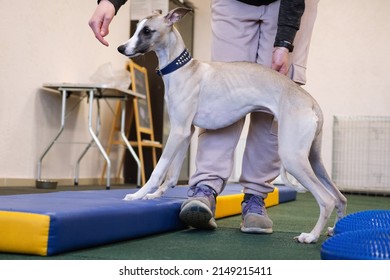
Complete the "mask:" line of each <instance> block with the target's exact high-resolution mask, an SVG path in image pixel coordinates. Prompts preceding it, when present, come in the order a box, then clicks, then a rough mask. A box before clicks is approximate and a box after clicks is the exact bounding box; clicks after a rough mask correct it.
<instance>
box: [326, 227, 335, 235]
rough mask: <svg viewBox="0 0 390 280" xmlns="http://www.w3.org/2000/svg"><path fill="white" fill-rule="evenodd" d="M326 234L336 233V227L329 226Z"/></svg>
mask: <svg viewBox="0 0 390 280" xmlns="http://www.w3.org/2000/svg"><path fill="white" fill-rule="evenodd" d="M326 234H327V235H328V236H333V235H334V228H332V227H328V229H327V231H326Z"/></svg>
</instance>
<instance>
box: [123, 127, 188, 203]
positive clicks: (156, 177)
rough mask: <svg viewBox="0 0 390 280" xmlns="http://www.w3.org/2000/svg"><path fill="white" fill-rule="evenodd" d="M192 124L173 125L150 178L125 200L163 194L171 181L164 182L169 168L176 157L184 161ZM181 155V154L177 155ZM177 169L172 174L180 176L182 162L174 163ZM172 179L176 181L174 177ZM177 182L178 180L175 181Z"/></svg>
mask: <svg viewBox="0 0 390 280" xmlns="http://www.w3.org/2000/svg"><path fill="white" fill-rule="evenodd" d="M190 127H191V124H189V125H188V128H187V129H186V128H184V127H177V126H174V125H172V127H171V130H170V133H169V136H168V140H167V143H166V145H165V147H164V150H163V152H162V155H161V157H160V159H159V161H158V163H157V165H156V167H155V168H154V170H153V172H152V174H151V176H150V178H149V180H148V181H147V182H146V184H145V185H144V186H143V187H142V188H141V189H140V190H139V191H137V192H136V193H134V194H128V195H126V197H125V198H124V200H135V199H141V198H156V197H159V196H161V195H162V194H163V193H164V191H165V190H166V189H167V188H168V187H169V185H170V184H171V182H167V184H165V183H164V184H162V182H163V180H164V178H165V177H166V175H167V173H168V169H169V168H170V166H171V164H172V163H173V162H174V160H175V158H177V159H176V161H177V162H178V163H179V162H180V163H181V162H182V161H183V157H184V154H185V151H187V148H188V144H189V141H190V139H191V135H192V132H191V128H190ZM177 155H179V156H177ZM174 165H175V166H174V168H175V171H172V174H173V175H175V176H176V177H178V175H176V173H178V172H180V166H181V164H174ZM176 169H179V170H178V171H177V170H176ZM175 176H173V179H172V180H171V181H172V182H173V181H174V179H175V178H174V177H175ZM174 183H176V182H174ZM156 188H157V190H156V191H155V193H154V194H153V195H152V196H148V197H147V196H146V195H147V194H149V193H150V192H152V191H153V190H155V189H156Z"/></svg>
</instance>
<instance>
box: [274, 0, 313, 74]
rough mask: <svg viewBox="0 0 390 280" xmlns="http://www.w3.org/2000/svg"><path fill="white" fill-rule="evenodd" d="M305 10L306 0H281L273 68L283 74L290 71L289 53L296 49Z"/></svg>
mask: <svg viewBox="0 0 390 280" xmlns="http://www.w3.org/2000/svg"><path fill="white" fill-rule="evenodd" d="M304 10H305V0H281V2H280V9H279V19H278V31H277V34H276V38H275V44H274V47H275V49H274V52H273V55H272V69H274V70H276V71H278V72H280V73H282V74H287V72H288V67H289V65H288V53H289V52H292V51H293V49H294V45H293V43H294V38H295V35H296V34H297V31H298V30H299V26H300V23H301V17H302V15H303V12H304Z"/></svg>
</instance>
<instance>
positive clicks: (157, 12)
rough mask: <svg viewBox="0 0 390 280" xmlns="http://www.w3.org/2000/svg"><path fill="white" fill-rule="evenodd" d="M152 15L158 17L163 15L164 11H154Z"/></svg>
mask: <svg viewBox="0 0 390 280" xmlns="http://www.w3.org/2000/svg"><path fill="white" fill-rule="evenodd" d="M152 13H153V15H156V16H158V15H161V14H162V10H153V11H152Z"/></svg>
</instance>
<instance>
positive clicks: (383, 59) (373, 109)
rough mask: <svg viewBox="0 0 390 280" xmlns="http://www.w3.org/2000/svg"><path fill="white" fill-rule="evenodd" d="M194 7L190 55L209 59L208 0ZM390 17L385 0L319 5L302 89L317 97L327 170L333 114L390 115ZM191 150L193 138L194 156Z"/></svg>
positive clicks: (325, 0) (332, 1) (337, 0)
mask: <svg viewBox="0 0 390 280" xmlns="http://www.w3.org/2000/svg"><path fill="white" fill-rule="evenodd" d="M195 5H196V6H197V8H198V9H197V10H196V13H195V48H194V56H195V57H196V58H199V59H202V60H208V59H209V58H210V47H209V46H210V36H211V35H210V1H196V3H195ZM389 15H390V2H389V1H388V0H374V1H366V0H342V1H340V0H321V1H320V3H319V7H318V17H317V21H316V25H315V28H314V34H313V38H312V44H311V49H310V55H309V63H308V71H307V76H308V82H307V85H306V86H305V88H306V89H307V90H308V91H309V92H310V93H311V94H312V95H313V96H314V97H315V98H316V99H317V101H318V102H319V104H320V105H321V107H322V110H323V112H324V115H325V125H324V137H323V149H322V151H323V152H322V154H323V159H324V162H325V165H326V168H327V169H328V171H329V172H330V171H331V165H332V122H333V116H334V115H387V116H388V115H390V112H389V109H390V79H389V77H388V76H389V73H390V48H389V46H390V32H389V30H390V20H389ZM195 151H196V139H195V140H194V141H193V144H192V154H193V155H194V154H195ZM239 166H240V164H237V168H238V169H239ZM193 171H194V165H193V161H192V165H191V172H193Z"/></svg>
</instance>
